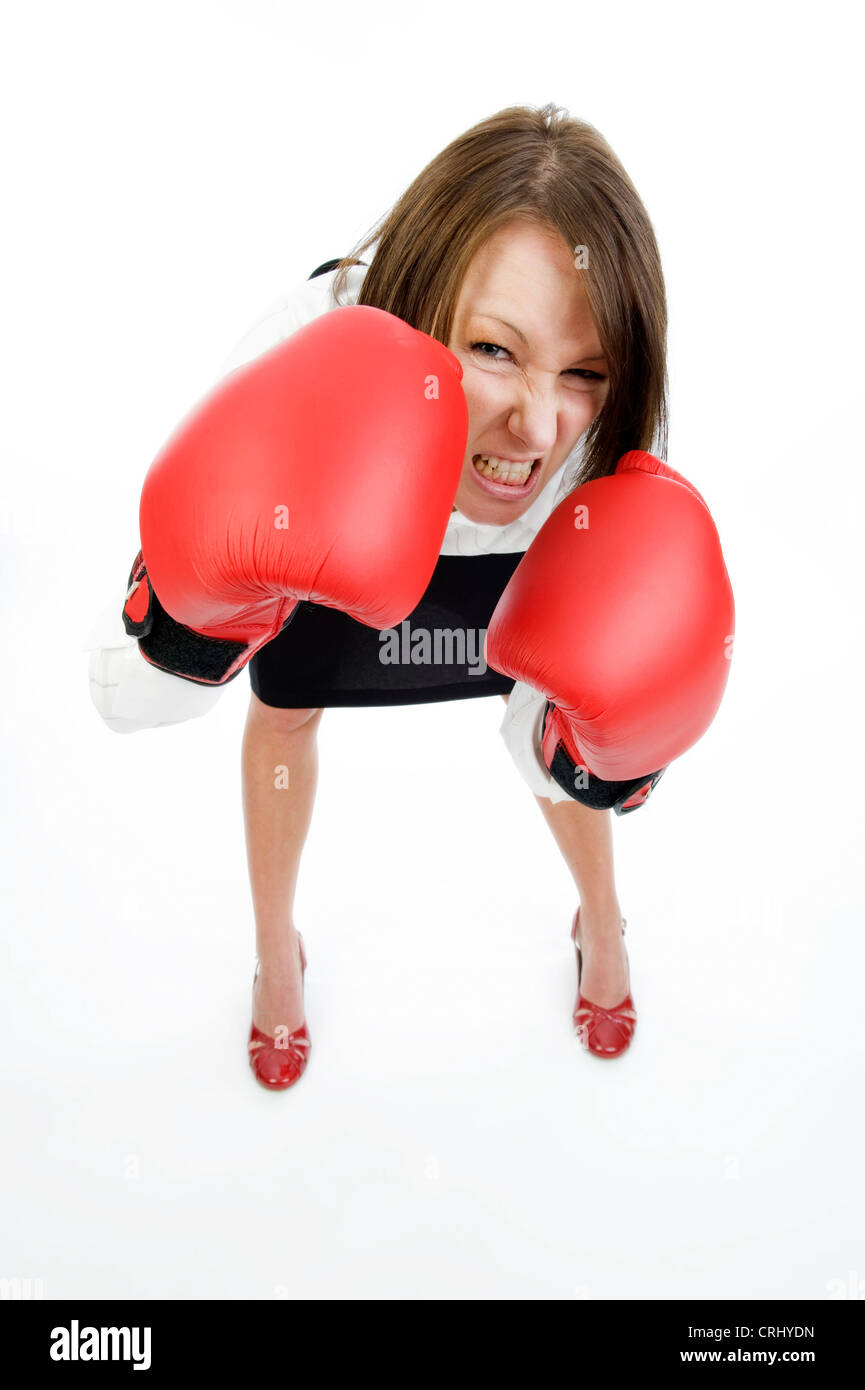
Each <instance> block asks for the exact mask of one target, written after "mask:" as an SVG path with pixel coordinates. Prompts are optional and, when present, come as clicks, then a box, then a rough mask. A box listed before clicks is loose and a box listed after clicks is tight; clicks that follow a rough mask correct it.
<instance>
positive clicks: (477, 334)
mask: <svg viewBox="0 0 865 1390" xmlns="http://www.w3.org/2000/svg"><path fill="white" fill-rule="evenodd" d="M371 247H374V254H373V255H372V256H371V258H370V260H369V262H365V261H363V260H362V259H361V257H362V255H363V254H364V253H365V252H367V251H368V250H369V249H370V248H371ZM313 274H314V278H312V277H311V280H310V283H309V284H308V285H306V286H304V287H302V288H301V289H300V290H298V291H297V293H296V294H295V295H293V296H291V297H290V298H289V300H288V301H286V302H284V303H283V304H282V305H281V306H278V307H277V308H276V309H275V310H274V311H273V312H272V313H271V314H270V315H269V316H268V317H267V319H266V320H265V321H264V322H263V323H262V324H260V325H258V326H257V327H256V329H254V330H253V332H252V334H251V335H249V336H248V337H247V338H246V339H244V340H243V342H242V343H241V344H240V348H239V353H238V352H236V353H235V358H234V365H236V364H237V361H238V360H244V358H248V357H249V356H254V355H256V353H257V352H260V351H262V350H264V349H265V348H266V347H268V346H270V345H271V344H272V343H274V342H277V341H279V340H280V339H281V338H283V337H286V336H288V335H289V334H290V333H291V332H293V331H294V330H295V329H296V328H297V327H298V326H299V325H300V323H302V322H305V321H308V319H309V318H311V317H314V316H315V315H316V314H317V313H321V312H326V311H327V310H328V309H329V308H333V307H335V306H336V305H337V304H340V303H359V304H370V305H373V306H376V307H378V308H380V309H385V310H387V311H389V312H390V313H392V314H395V315H397V316H398V317H400V318H402V319H404V320H406V321H407V322H408V323H409V324H411V325H412V326H413V327H415V328H417V329H420V330H422V331H423V332H426V333H428V334H430V335H431V336H432V337H435V338H438V339H439V341H441V342H442V343H444V344H445V345H446V346H447V347H448V348H449V349H450V351H451V352H452V353H454V355H455V356H456V357H457V358H458V360H459V362H460V364H461V366H462V370H463V379H462V385H463V390H464V393H465V397H466V401H467V403H468V408H469V432H468V443H467V448H466V454H465V458H464V461H463V467H462V475H461V479H460V483H459V488H458V491H457V493H456V499H455V507H454V510H453V513H452V516H451V522H450V524H449V526H448V531H447V534H446V537H445V542H444V544H443V546H442V552H441V558H440V560H439V564H438V565H437V567H436V572H435V574H434V576H433V579H432V580H431V583H430V585H429V588H428V589H427V592H426V594H425V596H424V599H423V601H422V602H421V604H420V605H419V607H418V608H417V609H416V610H415V612H414V613H413V614H412V615H411V617H410V619H409V620H408V621H409V623H410V625H411V627H412V628H424V629H430V628H435V627H443V626H447V627H449V628H450V629H453V628H456V627H460V628H462V629H463V630H465V631H474V632H477V631H482V630H483V629H484V628H485V627H486V624H487V622H488V620H489V617H490V615H491V613H492V610H493V608H494V607H495V605H496V602H497V601H498V598H499V596H500V594H501V592H502V590H503V588H504V587H505V585H506V584H507V582H508V580H509V578H510V576H511V574H512V573H513V570H514V569H515V567H516V565H517V563H518V562H519V560H520V559H521V557H522V554H523V553H524V552H525V550H526V549H527V548H528V546H529V545H530V544H531V541H532V539H533V538H534V535H535V534H536V533H537V531H538V529H539V528H540V526H541V525H542V524H543V522H544V521H545V520H546V518H547V517H548V516H549V514H550V512H551V511H552V509H553V507H554V505H555V503H556V502H557V501H558V500H559V498H560V497H561V496H563V495H565V493H566V492H568V491H570V490H572V489H573V488H574V487H576V486H578V485H579V484H581V483H584V482H587V481H589V480H591V479H594V478H600V477H603V476H606V475H608V474H610V473H612V472H613V471H614V470H615V467H616V464H617V461H618V460H619V459H620V457H621V456H622V454H624V453H625V452H627V451H628V450H631V449H642V450H647V451H650V452H653V453H656V454H660V455H661V456H662V457H663V455H664V453H665V452H666V362H665V355H666V301H665V291H664V282H663V276H662V271H661V265H660V258H659V254H658V248H657V245H656V241H655V237H654V234H653V231H652V227H651V224H650V221H649V218H648V216H647V214H646V211H645V209H644V208H643V205H642V203H641V202H640V199H639V197H638V196H637V193H636V191H635V190H634V188H633V186H632V184H631V182H630V180H629V179H628V177H627V175H626V173H625V171H624V170H623V168H622V166H621V164H620V163H619V161H618V160H617V159H616V157H615V155H614V154H613V152H612V151H611V150H610V148H609V146H608V145H607V144H606V142H605V141H604V140H603V139H602V137H601V136H600V135H599V134H598V133H597V131H595V130H594V129H593V128H592V127H591V126H589V125H586V124H585V123H583V122H581V121H577V120H573V119H571V118H570V117H569V116H568V114H567V112H565V111H562V110H561V109H559V108H556V107H554V106H553V105H548V106H546V107H544V108H543V109H540V110H535V109H532V108H529V107H511V108H508V109H506V110H504V111H501V112H499V113H498V114H497V115H495V116H492V117H491V118H489V119H488V120H485V121H482V122H481V123H480V124H478V125H476V126H474V127H473V128H472V129H470V130H469V131H467V132H466V133H465V134H464V135H462V136H460V137H459V138H458V139H456V140H454V141H453V142H452V143H451V144H450V145H449V146H448V147H447V148H446V149H445V150H443V151H442V153H441V154H439V155H438V156H436V158H435V159H433V160H432V162H431V163H430V164H429V165H428V166H427V167H426V168H425V169H424V170H423V171H422V172H421V174H420V175H419V176H418V177H417V179H416V180H415V181H414V183H413V184H412V185H411V186H410V187H409V188H408V189H407V190H406V192H405V193H404V194H403V196H402V197H401V198H400V200H399V201H398V202H397V204H396V206H395V207H394V208H393V210H392V211H391V212H390V214H389V215H388V216H387V217H386V218H385V219H384V221H383V223H382V225H381V226H380V227H379V228H378V229H377V230H376V231H375V232H374V233H373V234H371V235H370V236H369V237H368V238H367V239H366V240H365V241H364V242H363V243H362V244H361V245H360V246H359V247H357V248H356V250H355V252H354V253H353V254H352V255H350V256H347V257H346V258H345V259H344V260H343V261H341V262H329V263H326V264H325V265H324V266H323V267H319V269H318V270H317V271H316V272H314V273H313ZM381 651H382V647H381V634H379V633H378V632H377V631H375V630H373V629H371V628H367V627H365V626H364V625H363V624H360V623H357V622H355V621H354V620H353V619H351V618H349V617H347V616H345V615H344V614H341V613H338V612H336V611H335V610H333V609H328V608H324V607H321V606H318V605H312V604H301V605H300V609H299V610H298V612H297V613H296V614H295V617H294V619H293V620H292V622H291V623H290V624H289V625H288V626H287V627H286V628H285V629H284V630H283V631H282V632H281V633H280V634H279V635H278V636H277V637H276V638H275V639H274V640H273V641H272V642H270V643H269V644H268V645H267V646H265V647H263V648H262V649H261V650H260V651H259V652H257V653H256V655H255V656H254V657H253V658H252V661H251V663H250V678H251V684H252V696H251V701H250V709H249V714H248V718H247V723H246V729H245V734H244V741H243V794H244V815H245V825H246V837H247V849H248V858H249V871H250V882H251V888H252V898H253V904H254V910H255V918H256V941H257V954H258V962H259V964H258V968H257V971H256V977H255V982H254V987H253V1021H252V1028H251V1031H250V1038H249V1058H250V1064H251V1066H252V1070H253V1073H254V1074H255V1076H256V1078H257V1079H258V1080H259V1081H261V1082H262V1084H264V1085H266V1086H267V1087H268V1088H269V1089H285V1088H286V1087H288V1086H291V1085H292V1084H294V1083H295V1082H296V1081H297V1080H298V1079H299V1077H300V1076H301V1074H302V1072H303V1069H304V1067H305V1065H306V1060H307V1057H308V1055H309V1035H308V1032H307V1029H306V1026H305V1023H304V1001H303V970H304V968H305V957H304V955H303V944H302V941H301V938H300V933H299V932H298V931H297V929H296V925H295V922H294V897H295V888H296V884H297V876H298V870H299V865H300V858H301V853H302V849H303V845H304V841H305V838H306V834H307V831H308V828H309V824H310V819H311V816H312V809H313V804H314V799H315V787H316V768H317V750H316V738H317V733H318V728H319V725H320V722H321V716H322V711H323V709H324V708H325V707H327V706H328V705H364V704H393V703H397V704H398V703H414V702H418V701H425V700H439V699H461V698H471V697H478V696H485V695H490V694H501V695H502V697H503V698H504V699H505V700H506V701H507V699H508V695H509V692H510V690H511V689H512V688H513V686H514V682H513V681H512V680H508V679H506V678H505V677H502V676H499V675H497V673H495V672H493V671H486V672H480V671H479V668H478V665H477V663H476V662H475V664H474V666H472V663H471V661H470V659H469V655H468V653H467V652H466V653H464V654H463V655H464V656H465V657H466V659H465V660H463V661H459V660H458V661H452V660H448V661H447V662H446V663H445V664H442V663H438V664H437V663H435V662H433V663H431V664H425V665H414V664H406V663H402V664H401V663H399V662H397V663H394V664H387V663H385V662H383V660H382V658H381ZM204 693H205V695H207V696H209V695H210V694H211V692H204ZM506 725H507V717H506ZM503 732H505V730H504V728H503ZM517 744H518V740H517V738H516V737H515V735H514V731H513V730H511V744H510V746H511V747H512V749H514V750H515V749H516V748H517ZM278 764H279V765H286V766H287V768H288V777H289V782H290V786H291V791H292V794H291V796H282V795H280V794H279V793H278V791H277V790H276V789H275V788H274V782H273V773H272V770H273V768H274V766H276V765H278ZM524 775H526V777H527V780H529V782H530V784H531V785H533V786H534V787H535V788H538V787H539V786H540V787H541V788H542V790H544V791H545V793H546V794H544V795H541V794H537V800H538V804H539V806H540V808H541V811H542V813H543V815H544V816H545V818H546V821H547V823H548V825H549V827H550V830H551V831H552V834H553V836H554V838H555V840H556V843H557V845H558V846H559V849H560V851H561V853H562V855H563V857H564V859H565V862H566V863H567V865H568V868H569V869H570V872H571V874H572V876H573V879H574V883H575V885H576V889H577V893H578V896H579V902H580V907H579V912H578V922H577V919H575V921H574V929H573V931H572V937H573V938H574V939H575V941H576V940H577V934H576V933H577V927H578V930H579V947H580V955H579V956H578V969H579V972H580V973H579V975H578V1000H577V1009H576V1011H575V1014H574V1019H575V1023H576V1024H577V1030H578V1035H579V1036H580V1039H581V1041H582V1043H583V1045H584V1046H585V1047H586V1048H587V1049H588V1050H589V1051H591V1052H593V1053H594V1054H595V1055H597V1056H601V1057H613V1056H618V1055H620V1054H621V1053H622V1052H624V1051H625V1049H626V1048H627V1047H628V1045H629V1043H630V1041H631V1038H632V1036H633V1032H634V1026H635V1023H636V1013H635V1010H634V1006H633V1000H632V998H631V995H630V978H629V971H628V959H627V952H626V949H625V943H624V939H623V934H624V925H625V924H624V921H623V918H622V914H621V908H620V904H619V900H618V896H617V892H616V885H615V878H614V872H613V849H612V833H611V820H610V811H609V809H606V810H599V809H596V808H595V807H594V806H592V807H589V806H586V805H583V804H581V803H580V802H578V801H575V800H572V799H570V798H565V797H564V796H563V795H562V794H561V793H560V792H559V790H558V788H557V787H556V786H555V783H554V782H553V781H552V779H551V778H550V777H549V774H548V773H547V772H546V769H544V768H543V765H542V764H540V763H537V762H536V766H535V768H534V769H533V770H529V769H525V768H524ZM539 776H540V777H541V778H543V779H544V781H545V782H546V786H544V782H543V781H542V782H541V783H539V782H538V777H539ZM606 804H607V805H608V806H612V804H613V800H608V801H607V803H606Z"/></svg>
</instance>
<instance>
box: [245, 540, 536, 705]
mask: <svg viewBox="0 0 865 1390" xmlns="http://www.w3.org/2000/svg"><path fill="white" fill-rule="evenodd" d="M523 554H524V552H523V551H518V552H516V553H512V554H508V555H441V556H439V559H438V563H437V564H436V567H435V570H434V572H433V576H432V579H431V580H430V582H429V585H428V586H427V589H426V592H425V593H424V596H423V598H422V599H421V601H420V603H419V604H418V606H417V608H415V610H414V611H413V612H412V613H410V614H409V616H408V618H406V620H405V621H404V622H403V623H401V624H400V626H399V627H397V628H392V629H388V630H387V631H385V632H380V631H379V630H378V629H377V628H372V627H367V626H366V624H365V623H360V622H357V620H356V619H354V618H349V617H347V616H346V614H345V613H340V612H338V611H337V610H336V609H335V608H325V607H323V606H322V605H321V604H316V603H299V604H298V606H297V608H296V609H295V611H294V613H293V615H292V617H291V618H290V620H289V622H288V623H287V624H286V626H285V627H284V628H283V629H282V631H281V632H280V633H279V634H278V636H276V637H274V639H273V641H272V642H268V644H267V646H266V647H262V648H261V649H260V651H258V652H256V654H255V656H254V657H253V658H252V660H251V661H250V663H249V678H250V684H251V685H252V689H253V691H254V693H255V694H256V695H257V696H258V698H259V700H261V701H263V703H264V704H266V705H274V706H276V707H278V708H280V709H320V708H326V707H328V706H335V705H414V704H424V703H429V702H432V701H435V700H470V699H472V698H473V697H477V696H482V695H507V694H509V692H510V691H511V690H512V689H513V685H514V682H513V680H511V679H510V678H509V677H507V676H502V675H499V673H498V672H497V671H493V670H490V669H488V668H487V667H486V665H485V662H484V654H483V653H484V636H485V634H486V629H487V626H488V624H489V620H490V618H491V617H492V613H493V609H494V608H495V606H496V604H497V603H498V601H499V598H500V597H501V594H502V591H503V590H504V588H505V587H506V585H507V583H508V581H509V579H510V577H511V575H512V574H513V572H514V570H515V569H516V567H517V565H518V564H519V562H520V560H521V559H522V558H523Z"/></svg>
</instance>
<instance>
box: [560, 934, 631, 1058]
mask: <svg viewBox="0 0 865 1390" xmlns="http://www.w3.org/2000/svg"><path fill="white" fill-rule="evenodd" d="M579 917H580V909H579V908H577V911H576V914H575V916H574V923H573V926H572V927H571V940H572V941H573V943H574V945H575V947H576V948H577V1003H576V1007H575V1009H574V1031H575V1032H576V1035H577V1037H578V1038H579V1040H580V1044H581V1046H582V1047H584V1048H585V1049H586V1051H587V1052H593V1053H594V1054H595V1056H596V1057H621V1055H622V1053H623V1052H625V1051H627V1049H628V1047H629V1046H630V1043H631V1039H632V1038H633V1036H634V1029H635V1028H636V1026H637V1011H636V1009H635V1008H634V1001H633V999H632V998H631V993H630V989H629V990H628V993H627V994H626V995H625V997H624V999H623V1000H622V1002H621V1004H617V1005H616V1007H615V1008H614V1009H602V1008H601V1006H600V1004H593V1003H592V1002H591V1000H590V999H585V998H584V997H583V995H582V994H581V992H580V976H581V974H582V963H583V962H582V951H581V950H580V943H579V941H578V940H577V931H578V925H577V924H578V922H579ZM626 925H627V923H626V921H625V918H624V917H623V918H622V935H623V936H624V934H625V927H626Z"/></svg>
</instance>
